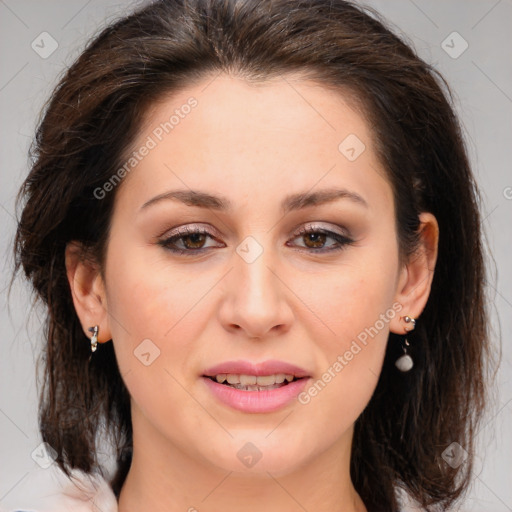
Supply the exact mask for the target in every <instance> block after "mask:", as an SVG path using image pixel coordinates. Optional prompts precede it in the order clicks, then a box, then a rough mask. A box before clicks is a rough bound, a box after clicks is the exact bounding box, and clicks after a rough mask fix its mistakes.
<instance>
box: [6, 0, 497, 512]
mask: <svg viewBox="0 0 512 512" xmlns="http://www.w3.org/2000/svg"><path fill="white" fill-rule="evenodd" d="M219 72H225V73H229V74H232V75H236V76H240V77H243V78H245V79H247V80H253V81H265V80H267V79H270V78H273V77H274V78H275V77H279V76H280V75H281V74H283V73H293V72H298V73H302V74H303V75H304V76H307V77H308V78H311V79H314V80H316V81H318V82H319V83H321V84H323V85H324V86H326V87H331V88H334V89H335V90H338V91H340V94H346V93H347V92H350V94H351V95H355V97H356V98H357V99H358V100H359V103H360V105H361V108H362V109H363V111H364V113H365V115H366V117H367V120H368V122H369V125H370V126H371V127H372V130H373V135H374V139H375V145H376V150H377V152H378V155H379V157H380V160H381V162H382V164H383V166H384V168H385V170H386V172H387V175H388V179H389V182H390V183H391V186H392V189H393V192H394V198H395V209H396V225H397V232H398V238H399V243H400V249H401V254H402V256H404V257H407V256H409V255H410V254H411V253H412V252H413V251H414V248H415V243H416V241H417V230H418V226H419V221H418V215H419V213H420V212H423V211H428V212H431V213H433V214H434V215H435V217H436V218H437V221H438V223H439V228H440V240H439V255H438V261H437V265H436V270H435V275H434V279H433V284H432V290H431V295H430V298H429V300H428V303H427V305H426V307H425V309H424V311H423V314H422V316H421V321H419V322H418V325H417V328H416V330H415V331H414V333H412V336H411V343H412V349H411V351H412V354H413V357H414V360H415V362H416V364H415V367H414V369H413V370H412V371H411V372H409V373H407V374H402V373H400V372H398V371H397V370H396V368H395V367H394V364H393V362H394V361H395V360H396V358H397V355H398V354H397V350H399V349H400V343H399V338H397V337H396V335H394V334H390V339H389V343H388V347H387V353H386V358H385V363H384V367H383V371H382V373H381V375H380V379H379V382H378V384H377V388H376V391H375V393H374V395H373V397H372V398H371V401H370V402H369V404H368V406H367V407H366V409H365V410H364V412H363V413H362V414H361V416H360V417H359V418H358V420H357V422H356V425H355V433H354V439H353V452H352V459H351V476H352V479H353V483H354V486H355V488H356V490H357V491H358V493H359V494H360V496H361V497H362V499H363V501H364V503H365V504H366V506H367V508H368V510H372V511H373V510H386V511H387V512H391V511H395V510H398V506H399V503H398V501H399V500H398V498H397V493H396V490H397V488H399V487H401V488H403V489H405V490H406V491H408V493H409V494H410V495H411V496H412V497H413V498H414V499H415V500H417V502H418V503H419V504H420V505H421V506H422V507H423V509H424V510H446V509H447V508H448V507H449V506H450V505H452V504H453V503H454V502H455V500H456V499H457V498H458V497H460V496H461V495H462V493H463V491H464V490H465V489H466V488H467V486H468V483H469V479H470V476H471V469H472V461H473V443H474V436H475V433H476V428H477V424H478V422H479V420H480V418H481V415H482V412H483V408H484V403H485V390H486V388H485V385H484V383H485V377H486V373H485V370H486V365H485V363H486V360H487V355H488V337H489V336H488V326H487V311H486V302H485V300H484V277H485V275H484V274H485V273H484V265H483V250H482V241H481V233H480V216H479V210H478V193H477V187H476V184H475V182H474V179H473V176H472V174H471V170H470V166H469V163H468V158H467V154H466V150H465V145H464V141H463V137H462V135H461V130H460V127H459V123H458V121H457V118H456V116H455V114H454V111H453V110H452V107H451V106H450V101H449V99H448V97H449V98H450V99H451V92H450V89H449V87H448V85H447V84H446V83H445V81H444V79H443V78H442V77H441V76H440V75H439V74H438V73H437V72H436V71H435V70H433V69H432V68H431V67H430V66H429V65H428V64H427V63H425V62H424V61H423V60H421V59H420V58H419V57H418V56H417V55H416V54H415V53H414V51H413V50H412V49H411V48H410V47H409V46H408V45H407V44H405V43H404V42H403V41H402V40H401V39H400V38H399V37H397V36H396V35H394V34H393V33H392V32H391V30H390V29H389V28H387V27H386V24H385V22H384V21H383V20H382V19H381V18H380V16H379V15H378V14H377V13H376V12H374V11H372V10H369V9H368V8H362V7H360V6H357V5H355V4H353V3H350V2H346V1H342V0H258V1H254V2H252V1H251V2H249V1H242V0H187V1H185V0H161V1H157V2H154V3H152V4H150V5H148V6H147V7H144V8H142V9H141V10H139V11H137V12H135V13H134V14H131V15H129V16H127V17H125V18H123V19H121V20H119V21H117V22H116V23H114V24H112V25H111V26H108V27H107V28H105V29H104V30H103V31H102V32H101V33H100V34H99V35H98V36H97V37H96V38H95V39H94V40H93V41H91V42H90V44H89V45H88V46H87V48H86V49H85V51H84V52H83V53H82V54H81V56H80V57H79V58H78V60H77V61H76V62H75V63H74V64H73V65H72V66H71V67H70V68H69V69H68V71H67V72H66V74H65V76H64V77H63V78H62V80H61V81H60V83H59V85H58V86H57V87H56V89H55V91H54V93H53V95H52V97H51V100H50V101H49V103H48V105H47V107H46V110H45V112H44V116H43V118H42V121H41V122H40V124H39V127H38V130H37V135H36V139H35V143H34V146H33V150H32V155H33V166H32V169H31V171H30V174H29V176H28V178H27V179H26V181H25V183H24V184H23V187H22V189H21V191H20V196H19V199H20V200H23V201H24V202H25V204H24V207H23V211H22V214H21V218H20V221H19V226H18V231H17V237H16V242H15V251H16V257H17V259H16V262H17V264H16V269H19V268H20V266H22V267H23V270H24V272H25V275H26V276H27V277H28V278H29V279H30V280H31V281H32V284H33V286H34V288H35V290H36V292H37V294H38V295H39V297H40V298H41V299H42V300H43V301H44V303H45V305H46V307H47V327H46V329H47V330H46V336H47V344H46V349H45V354H44V359H45V381H44V386H43V389H42V391H41V403H40V429H41V432H42V436H43V439H44V440H45V441H46V442H48V443H49V444H50V445H51V446H52V447H53V448H54V449H55V450H56V451H57V453H58V459H57V461H58V463H59V465H60V466H61V467H62V468H63V469H64V470H65V471H67V470H69V469H71V468H78V469H82V470H84V471H86V472H93V471H97V470H98V469H101V468H99V463H98V458H97V450H96V446H95V440H96V438H97V433H98V431H99V428H100V426H101V425H103V424H104V425H105V427H106V429H107V431H108V432H109V433H110V434H111V435H112V440H113V441H112V442H113V445H114V448H115V450H116V454H117V459H118V460H117V462H118V464H117V467H118V470H117V474H116V477H115V478H114V480H113V482H112V486H113V489H114V491H115V492H116V494H118V493H119V490H120V488H121V486H122V484H123V481H124V478H125V476H126V474H127V471H128V468H129V465H130V460H131V458H130V449H131V419H130V403H129V396H128V392H127V390H126V388H125V386H124V384H123V381H122V378H121V376H120V374H119V370H118V367H117V364H116V359H115V355H114V352H113V348H112V344H111V343H109V344H106V345H104V346H102V347H101V350H98V352H97V353H96V354H95V355H94V358H93V359H92V360H91V361H90V362H89V354H90V352H89V346H88V343H87V342H86V339H85V337H84V333H83V331H82V327H81V325H80V323H79V320H78V318H77V315H76V313H75V310H74V307H73V303H72V299H71V294H70V288H69V284H68V281H67V278H66V273H65V265H64V249H65V246H66V244H67V243H68V242H70V241H72V240H75V241H79V242H81V243H82V244H83V246H84V247H86V248H87V252H88V254H89V255H93V257H95V258H96V259H97V260H98V261H99V262H100V263H101V262H102V261H103V257H104V253H105V247H106V241H107V237H108V232H109V221H110V218H111V215H112V210H113V201H114V197H115V192H111V193H109V194H107V195H106V197H105V198H103V199H101V200H98V199H96V197H95V195H94V191H95V189H97V187H101V186H102V185H103V184H104V183H105V182H107V181H108V180H109V179H110V178H111V176H112V175H113V174H114V173H115V171H116V170H117V169H119V167H120V166H121V165H122V162H123V161H124V156H125V154H126V152H127V151H128V150H129V148H130V144H131V143H133V140H134V137H135V135H136V134H137V131H138V130H139V129H140V120H141V119H142V117H143V115H144V113H145V112H147V109H148V107H149V106H150V105H151V104H152V103H153V102H155V101H157V100H158V99H160V98H162V97H163V95H165V94H168V93H171V92H173V91H177V90H178V89H182V88H183V87H186V86H187V85H190V84H192V83H196V82H197V81H198V80H200V79H203V78H205V77H207V76H214V74H217V73H219ZM443 90H444V91H445V92H443ZM454 441H455V442H457V443H459V444H460V445H461V446H463V447H464V448H465V450H466V451H467V452H468V459H467V461H466V462H465V463H464V464H463V465H461V466H460V467H457V468H452V467H451V466H450V465H449V464H447V463H446V462H445V461H444V460H443V458H442V456H441V454H442V452H443V450H445V449H446V448H447V447H448V446H449V445H450V444H451V443H452V442H454Z"/></svg>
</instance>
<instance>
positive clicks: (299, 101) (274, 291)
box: [66, 75, 438, 512]
mask: <svg viewBox="0 0 512 512" xmlns="http://www.w3.org/2000/svg"><path fill="white" fill-rule="evenodd" d="M191 96H193V97H194V98H196V99H197V101H198V105H197V107H195V108H194V109H192V111H191V112H190V114H189V115H187V116H185V117H184V119H181V120H180V122H179V124H178V125H177V126H175V128H174V129H173V131H172V133H170V134H169V135H166V136H165V137H164V138H163V140H162V141H161V142H159V144H158V145H157V146H156V147H155V148H154V149H152V150H151V151H150V152H149V154H148V155H147V156H146V157H145V158H144V159H143V160H142V161H141V162H140V163H139V164H138V165H137V166H136V168H134V169H133V170H132V171H131V172H130V173H129V174H128V175H127V176H126V178H125V180H124V181H123V183H122V184H121V185H120V186H119V188H118V190H116V191H115V193H116V202H115V209H114V213H113V218H112V225H111V232H110V238H109V242H108V249H107V255H106V262H105V267H104V269H103V272H100V269H99V267H98V266H97V265H95V264H93V263H91V262H87V261H84V260H83V259H81V258H80V248H79V246H77V244H73V243H72V244H69V246H68V248H67V252H66V265H67V270H68V278H69V282H70V285H71V288H72V292H73V298H74V302H75V308H76V311H77V313H78V315H79V317H80V320H81V323H82V326H83V328H84V332H85V333H86V334H87V335H88V337H90V334H89V333H88V332H87V329H88V327H90V326H91V325H99V326H100V329H99V332H100V335H99V341H100V342H110V340H112V342H113V343H114V347H115V352H116V357H117V359H118V363H119V366H120V370H121V373H122V375H123V379H124V382H125V384H126V386H127V388H128V390H129V392H130V395H131V399H132V423H133V430H134V453H133V463H132V467H131V469H130V472H129V474H128V477H127V480H126V482H125V485H124V487H123V489H122V492H121V496H120V501H119V510H120V512H127V511H130V512H138V511H143V510H154V511H157V512H158V511H164V510H165V511H167V512H169V511H170V512H174V511H186V510H189V511H193V510H198V511H201V512H203V511H205V512H206V511H212V512H213V511H219V510H222V511H224V512H230V511H235V510H237V511H238V510H240V508H242V505H241V504H243V509H244V510H248V511H252V512H256V511H266V512H273V511H279V512H283V511H289V512H292V511H296V510H303V509H305V510H309V511H312V510H315V511H316V512H323V511H330V512H332V511H344V512H353V511H358V512H361V511H364V510H366V509H365V507H364V504H363V503H362V500H361V499H360V497H359V496H358V494H357V492H356V491H355V489H354V487H353V485H352V482H351V479H350V474H349V464H350V452H351V440H352V436H353V425H354V422H355V421H356V419H357V418H358V416H359V415H360V414H361V412H362V411H363V409H364V408H365V406H366V405H367V403H368V401H369V400H370V398H371V395H372V393H373V391H374V389H375V386H376V384H377V380H378V375H379V373H380V371H381V368H382V363H383V358H384V353H385V348H386V343H387V339H388V335H389V332H390V331H392V332H395V333H400V334H403V333H405V332H406V330H407V329H409V326H408V325H407V324H405V323H404V321H403V320H402V319H401V316H404V315H409V316H412V317H415V318H417V317H419V316H420V314H421V311H422V310H423V308H424V306H425V304H426V301H427V299H428V295H429V292H430V286H431V282H432V277H433V268H434V266H435V261H436V256H437V240H438V228H437V223H436V220H435V218H434V217H433V216H432V215H431V214H428V213H423V214H422V215H421V218H420V220H421V222H422V224H421V228H420V229H421V243H420V247H419V248H418V251H417V252H416V254H415V255H414V257H413V258H411V259H410V260H409V261H408V262H406V264H403V265H401V264H400V261H399V249H398V242H397V234H396V231H395V211H394V202H393V195H392V190H391V186H390V184H389V182H388V181H387V179H386V177H385V174H384V171H383V168H382V165H381V164H380V162H379V161H378V159H377V157H376V154H375V152H374V150H373V147H374V144H373V142H372V135H371V133H370V130H369V127H368V126H367V124H366V122H365V121H364V119H363V117H362V116H361V115H359V114H358V113H357V112H356V111H355V110H353V109H352V108H350V106H349V104H348V103H347V102H345V101H344V99H343V97H342V95H341V94H340V93H335V92H333V91H329V90H327V89H325V88H323V87H322V86H319V85H318V84H315V83H312V82H309V81H307V80H301V79H299V78H294V77H291V76H288V77H287V78H286V79H284V78H283V79H279V80H274V81H269V82H266V83H265V84H263V85H258V86H256V85H250V84H249V83H247V82H246V81H245V80H242V79H240V78H235V77H230V76H226V75H221V76H218V77H217V78H216V79H214V80H213V81H212V78H209V79H208V80H206V79H205V80H204V81H203V82H201V83H198V84H196V85H194V86H190V87H188V88H187V89H185V90H183V91H181V92H180V93H178V94H175V95H174V96H172V97H168V98H165V99H163V100H162V101H161V102H159V103H158V104H157V105H154V106H153V108H152V109H151V110H150V111H149V112H148V116H147V119H146V122H145V123H144V128H143V129H142V130H141V132H140V134H139V137H138V140H137V141H136V142H135V144H134V150H135V149H136V148H139V147H140V146H141V145H142V144H143V143H144V141H145V140H146V139H147V137H148V135H151V133H152V130H154V129H155V127H157V126H158V125H159V124H160V123H161V122H162V121H165V120H167V119H169V117H170V116H171V115H172V113H173V112H174V110H175V109H176V108H180V106H181V105H183V104H185V103H186V102H187V99H188V98H190V97H191ZM349 134H356V135H357V137H358V138H359V139H360V140H361V141H363V143H364V144H365V146H366V149H365V150H364V151H363V153H362V154H361V155H360V156H359V157H358V158H356V159H355V160H354V161H349V160H348V159H347V158H346V157H345V156H344V154H342V153H341V152H340V151H339V149H338V146H339V144H340V142H342V141H343V140H344V139H345V138H346V137H347V136H348V135H349ZM331 187H337V188H343V189H347V190H348V191H351V192H353V193H355V194H358V195H359V196H361V197H362V198H363V199H364V201H365V202H366V206H364V205H363V204H362V203H360V202H356V201H354V200H351V199H349V198H342V199H337V200H334V201H331V202H328V203H325V204H318V205H313V206H309V207H307V208H305V209H302V210H298V211H291V212H289V213H287V214H285V215H283V213H282V211H281V210H280V202H281V201H282V199H283V198H284V197H285V196H287V195H288V194H292V193H298V192H311V191H318V190H321V189H325V188H331ZM175 189H184V190H190V189H193V190H201V191H205V192H208V193H210V194H214V195H222V196H225V197H226V198H227V199H229V200H230V201H231V202H232V204H233V206H232V210H230V211H223V212H221V211H215V210H213V209H208V208H199V207H195V206H188V205H185V204H183V203H181V202H179V201H173V200H161V201H157V202H155V203H154V204H152V205H151V206H147V207H146V208H142V209H141V207H142V205H144V204H145V203H146V202H147V201H149V200H151V199H152V198H154V197H156V196H159V195H161V194H163V193H166V192H168V191H171V190H175ZM311 223H313V224H314V226H315V227H317V228H318V227H321V228H324V229H328V230H331V231H335V232H340V233H342V234H345V235H346V236H349V237H350V238H351V239H352V240H353V242H352V243H350V244H348V245H345V246H343V247H342V248H341V250H338V251H331V252H324V253H315V252H314V251H313V250H312V248H314V247H324V248H330V247H333V246H334V247H336V246H337V245H338V244H337V242H336V241H335V240H334V239H333V238H331V237H329V236H327V237H326V238H324V239H322V238H320V240H324V241H323V242H322V241H320V242H318V241H317V242H316V244H317V245H315V241H314V240H313V241H311V237H308V236H302V235H299V236H297V235H296V232H297V230H298V229H299V228H301V227H303V226H308V225H310V224H311ZM182 225H189V227H191V228H197V227H198V225H199V227H203V228H206V229H208V230H209V231H210V233H211V237H208V236H207V237H204V240H203V241H202V242H201V239H200V241H199V242H197V239H196V240H195V242H194V241H193V240H191V239H190V238H188V239H186V240H183V239H181V241H177V243H178V247H180V248H184V247H187V246H185V243H188V247H192V248H194V247H201V246H202V245H204V246H206V247H208V248H207V249H206V250H204V251H203V252H202V253H199V254H195V255H189V256H187V255H177V254H174V253H172V252H170V250H169V249H168V248H165V247H163V246H162V245H161V244H159V243H158V241H159V240H163V239H164V238H166V237H167V238H168V237H169V235H170V234H173V233H174V232H175V230H174V228H175V227H177V226H182ZM247 236H252V237H253V238H254V239H255V240H256V241H257V243H258V244H259V245H260V247H261V249H262V250H263V252H262V254H261V255H260V256H259V257H258V258H257V259H256V260H255V261H252V262H251V263H248V262H246V261H245V260H244V259H243V258H242V257H240V256H239V254H238V253H237V252H236V248H237V247H238V246H239V245H240V244H241V242H242V241H243V240H244V239H245V238H246V237H247ZM194 243H195V245H194ZM189 250H190V249H189ZM393 304H395V307H398V308H401V312H400V313H397V314H396V315H394V317H393V318H392V319H390V320H389V321H387V322H384V327H383V328H382V329H381V330H380V331H379V332H378V334H377V335H376V336H374V337H373V338H371V339H370V340H369V342H368V344H367V345H366V346H364V347H363V348H362V350H361V351H360V352H358V353H357V355H355V356H354V357H353V359H352V360H351V361H349V362H348V364H347V365H346V366H344V368H343V370H342V371H341V372H339V373H337V374H336V376H335V377H334V378H332V380H331V381H330V382H329V383H328V384H327V385H326V386H325V388H324V389H322V391H321V392H319V393H318V394H317V396H315V397H313V398H311V400H310V402H309V403H308V404H306V405H303V404H301V403H299V402H297V401H295V400H294V401H293V402H292V403H291V404H290V405H288V406H286V407H285V408H283V409H281V410H278V411H275V412H271V413H253V414H250V413H244V412H241V411H236V410H233V409H231V408H229V407H228V406H226V405H223V404H222V403H220V402H218V401H217V400H216V398H215V397H214V396H213V395H212V394H211V392H210V391H209V390H208V389H207V387H206V386H205V385H204V382H203V381H202V379H201V377H200V376H201V375H202V373H203V371H204V370H205V369H206V368H208V367H210V366H213V365H214V364H217V363H220V362H222V361H226V360H233V359H246V360H250V361H254V362H259V361H264V360H267V359H278V360H283V361H287V362H290V363H293V364H296V365H298V366H300V367H302V368H304V369H306V370H308V372H309V373H310V375H311V376H312V377H313V379H312V381H317V380H318V379H320V378H321V377H322V374H323V373H324V372H326V371H327V369H328V368H329V367H332V365H333V363H334V362H335V361H336V360H337V358H338V356H339V355H343V354H344V353H345V352H346V351H347V350H348V349H349V348H350V346H351V343H352V342H353V340H355V339H356V337H357V335H358V334H360V333H361V332H363V331H364V330H365V328H368V327H370V326H373V325H375V323H376V321H377V320H378V319H379V315H382V314H385V313H386V312H387V311H390V310H392V308H393ZM397 305H398V306H397ZM419 321H421V320H419ZM145 339H150V340H151V342H152V343H153V344H154V345H155V346H156V347H158V349H159V350H160V355H159V357H157V358H156V359H155V360H154V361H153V362H152V364H150V365H149V366H145V365H144V364H142V363H141V361H140V360H139V359H138V358H137V357H135V356H134V350H136V349H137V347H138V346H139V344H140V343H141V342H142V340H145ZM151 347H152V345H151ZM99 350H101V347H99ZM150 350H152V351H153V353H154V350H155V349H153V348H151V349H150ZM412 371H414V370H412ZM247 442H251V443H253V444H254V445H255V446H256V447H257V448H258V450H259V451H260V452H261V454H262V458H261V459H260V460H259V461H258V462H257V464H255V465H254V466H253V467H251V468H247V467H245V466H244V465H243V464H242V463H241V462H240V460H239V459H238V457H237V452H238V451H239V450H240V449H241V448H242V447H243V446H244V445H245V444H246V443H247Z"/></svg>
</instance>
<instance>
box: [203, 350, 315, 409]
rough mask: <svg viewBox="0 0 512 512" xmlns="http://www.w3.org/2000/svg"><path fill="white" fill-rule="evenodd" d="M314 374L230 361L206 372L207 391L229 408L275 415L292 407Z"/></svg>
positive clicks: (270, 363)
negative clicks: (274, 413) (286, 407)
mask: <svg viewBox="0 0 512 512" xmlns="http://www.w3.org/2000/svg"><path fill="white" fill-rule="evenodd" d="M309 377H310V374H309V373H308V371H307V370H305V369H304V368H300V367H299V366H296V365H293V364H290V363H286V362H283V361H277V360H272V361H264V362H262V363H251V362H249V361H228V362H225V363H221V364H218V365H215V366H213V367H211V368H208V369H207V370H205V372H204V373H203V375H202V378H203V379H204V382H205V384H207V388H208V389H210V391H211V392H212V393H213V394H214V395H215V396H216V397H217V398H218V399H219V400H220V401H221V402H223V403H224V404H225V405H229V406H230V407H232V408H235V409H238V410H241V411H244V412H252V413H256V412H260V413H262V412H272V411H275V410H277V409H280V408H282V407H284V406H286V405H287V404H289V403H290V402H291V401H292V400H293V399H294V398H295V397H296V396H297V394H298V393H299V392H300V391H301V390H302V389H303V388H304V387H305V385H306V382H307V380H308V378H309Z"/></svg>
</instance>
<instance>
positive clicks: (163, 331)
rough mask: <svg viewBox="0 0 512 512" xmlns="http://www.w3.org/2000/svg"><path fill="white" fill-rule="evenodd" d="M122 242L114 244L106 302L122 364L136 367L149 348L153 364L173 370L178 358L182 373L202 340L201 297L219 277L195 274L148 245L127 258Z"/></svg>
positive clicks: (136, 249) (110, 257)
mask: <svg viewBox="0 0 512 512" xmlns="http://www.w3.org/2000/svg"><path fill="white" fill-rule="evenodd" d="M121 243H122V242H121V240H119V244H117V243H115V244H114V243H112V244H111V246H110V248H109V251H110V252H109V258H108V259H107V269H106V274H107V291H108V295H107V303H108V309H109V317H110V323H111V330H112V337H113V340H114V345H115V350H116V356H117V358H118V362H119V365H120V367H121V369H122V370H123V369H124V370H125V371H128V370H131V369H134V368H138V367H139V366H140V363H141V361H140V357H138V356H139V355H140V354H139V353H140V352H141V351H142V352H143V353H144V354H146V353H147V352H150V357H149V359H150V360H151V359H153V358H155V364H156V363H158V364H159V365H161V366H162V365H165V367H166V368H169V371H173V367H176V366H177V362H179V363H178V366H179V368H180V371H181V370H184V369H185V367H186V363H187V358H188V357H189V355H190V354H192V353H193V352H194V350H195V348H196V347H195V343H196V340H199V339H200V333H201V331H202V329H203V325H202V323H201V321H202V319H204V318H206V314H205V311H204V308H205V307H206V306H207V304H208V301H205V300H202V298H203V297H204V295H205V292H206V291H208V289H209V288H211V287H212V283H214V282H215V279H214V278H215V276H211V275H209V274H208V273H207V272H204V273H201V272H199V273H192V272H191V271H190V267H186V265H185V266H184V267H185V268H179V267H178V266H177V265H174V266H171V265H170V264H169V260H168V259H166V257H165V254H160V253H159V251H148V250H147V248H145V247H140V248H139V247H131V248H130V251H128V254H129V257H126V256H125V254H126V251H121V250H120V249H121V247H120V244H121ZM148 253H149V254H150V255H149V256H148ZM148 340H149V341H148ZM146 349H147V350H146ZM144 358H145V359H147V358H148V357H147V356H145V357H144ZM144 358H143V359H144ZM146 362H147V361H146ZM151 366H152V365H151Z"/></svg>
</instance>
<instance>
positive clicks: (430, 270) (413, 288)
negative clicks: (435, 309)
mask: <svg viewBox="0 0 512 512" xmlns="http://www.w3.org/2000/svg"><path fill="white" fill-rule="evenodd" d="M419 219H420V227H419V235H420V240H419V244H418V248H417V250H416V251H415V252H414V254H412V255H411V257H410V259H409V261H408V262H407V264H405V265H404V267H403V268H402V271H401V273H400V277H399V279H398V287H397V292H396V296H395V301H396V302H398V303H400V304H401V306H402V309H401V313H400V314H401V315H402V316H405V315H407V316H409V317H412V318H418V317H419V316H420V315H421V312H422V311H423V309H424V308H425V305H426V304H427V300H428V297H429V295H430V290H431V286H432V281H433V279H434V269H435V265H436V261H437V251H438V242H439V226H438V223H437V220H436V218H435V217H434V215H432V214H431V213H428V212H423V213H421V214H420V216H419ZM390 330H391V331H392V332H394V333H396V334H404V333H405V331H406V329H404V325H403V322H400V317H395V319H394V320H393V321H392V322H391V323H390Z"/></svg>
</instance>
